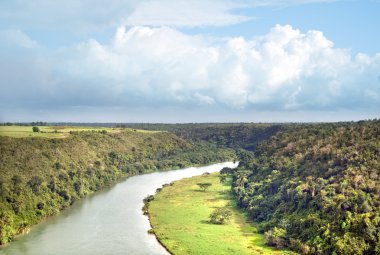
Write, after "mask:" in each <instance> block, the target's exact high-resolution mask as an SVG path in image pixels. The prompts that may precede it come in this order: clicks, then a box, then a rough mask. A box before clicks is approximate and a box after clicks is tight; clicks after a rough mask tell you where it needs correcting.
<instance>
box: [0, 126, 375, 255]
mask: <svg viewBox="0 0 380 255" xmlns="http://www.w3.org/2000/svg"><path fill="white" fill-rule="evenodd" d="M117 127H118V128H121V129H122V130H124V131H122V132H117V133H111V132H91V131H81V132H71V133H70V136H68V137H66V138H64V139H43V138H17V139H16V138H10V137H0V153H1V159H2V160H1V162H0V171H1V172H0V173H1V175H0V176H1V178H0V192H1V204H0V209H1V211H0V226H1V228H0V229H1V231H0V237H1V239H0V243H1V244H4V243H7V242H9V241H11V240H12V238H13V237H14V235H15V234H17V233H22V232H24V231H26V230H27V229H28V228H29V227H30V226H31V225H33V224H35V223H37V222H38V221H40V220H41V219H43V218H45V217H47V216H49V215H53V214H56V213H57V212H59V211H60V210H62V209H64V208H66V207H68V206H70V205H71V204H72V203H74V202H75V200H77V199H80V198H81V197H84V196H86V195H87V194H90V193H93V192H94V191H96V190H99V189H101V188H103V187H105V186H107V185H110V184H112V183H115V182H116V181H117V180H120V179H121V178H125V177H128V176H132V175H136V174H142V173H147V172H153V171H163V170H167V169H178V168H183V167H186V166H193V165H204V164H208V163H212V162H221V161H226V160H234V159H238V160H239V161H240V163H239V167H238V168H237V169H234V170H233V169H223V171H222V174H225V175H229V176H230V177H231V178H232V185H231V189H232V191H233V193H234V196H235V198H236V200H237V203H238V206H239V207H241V208H242V209H243V210H245V211H246V212H247V214H248V216H249V217H250V218H251V220H252V221H253V222H256V223H257V224H258V229H259V232H260V233H262V234H264V235H265V237H266V242H267V244H268V245H270V246H274V247H277V248H283V247H285V248H288V249H291V250H293V251H296V252H298V253H300V254H326V255H327V254H365V255H369V254H380V179H379V178H380V177H379V176H380V120H368V121H359V122H338V123H313V124H307V123H304V124H302V123H289V124H253V123H235V124H229V123H225V124H223V123H220V124H213V123H204V124H117ZM136 129H145V130H154V132H150V131H144V132H136Z"/></svg>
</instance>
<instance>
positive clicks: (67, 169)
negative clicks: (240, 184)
mask: <svg viewBox="0 0 380 255" xmlns="http://www.w3.org/2000/svg"><path fill="white" fill-rule="evenodd" d="M44 132H45V131H44ZM233 157H234V153H233V151H232V150H228V149H220V148H217V147H215V146H213V145H211V144H208V143H196V144H193V143H190V142H188V141H185V140H183V139H181V138H179V137H177V136H176V135H174V134H171V133H169V132H138V131H131V130H121V131H120V132H114V133H111V132H108V131H106V132H95V131H80V132H79V131H76V132H73V133H71V134H70V136H68V137H67V138H63V139H46V138H42V137H31V138H15V137H5V136H1V135H0V159H1V160H0V245H3V244H7V243H9V242H11V241H12V240H13V238H14V237H15V236H16V235H17V234H20V233H24V232H25V230H27V229H29V228H30V227H31V226H33V225H35V224H37V223H39V222H41V221H42V220H44V219H46V218H49V217H50V216H52V215H56V214H58V213H59V212H60V211H62V210H64V209H66V208H69V207H71V205H73V204H74V203H75V202H77V201H79V200H81V199H82V198H84V197H87V196H88V195H89V194H93V193H95V192H96V191H99V190H101V189H103V188H105V187H108V186H112V185H114V184H115V183H116V182H118V181H120V180H122V179H123V178H125V177H131V176H135V175H139V174H144V173H150V172H159V171H164V170H168V169H182V168H185V167H188V166H193V165H202V164H209V163H211V162H222V161H226V160H232V159H233Z"/></svg>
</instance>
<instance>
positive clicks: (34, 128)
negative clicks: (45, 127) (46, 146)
mask: <svg viewBox="0 0 380 255" xmlns="http://www.w3.org/2000/svg"><path fill="white" fill-rule="evenodd" d="M32 129H33V132H35V133H38V132H40V128H39V127H33V128H32Z"/></svg>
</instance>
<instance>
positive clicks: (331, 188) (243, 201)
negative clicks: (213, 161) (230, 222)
mask: <svg viewBox="0 0 380 255" xmlns="http://www.w3.org/2000/svg"><path fill="white" fill-rule="evenodd" d="M379 153H380V121H379V120H373V121H360V122H349V123H334V124H303V125H293V126H291V127H289V128H287V129H286V130H284V131H280V132H278V133H277V134H276V135H274V136H272V137H271V138H270V139H268V140H266V141H264V142H262V143H261V144H260V145H259V146H258V147H257V148H256V150H255V151H254V153H253V154H251V155H250V156H249V154H244V155H245V158H244V160H242V161H241V162H240V164H239V167H238V169H237V170H236V171H226V170H225V172H229V173H232V175H233V190H234V193H235V195H236V199H237V200H238V203H239V206H240V207H242V208H244V209H245V210H246V211H247V212H248V213H249V216H250V217H251V218H252V220H254V221H256V222H258V223H259V227H260V231H261V232H262V233H265V236H266V238H267V243H268V244H269V245H272V246H276V247H278V248H281V247H289V248H291V249H292V250H294V251H297V252H299V253H301V254H358V255H359V254H380V179H379V176H380V157H379V156H380V154H379ZM247 155H248V156H247Z"/></svg>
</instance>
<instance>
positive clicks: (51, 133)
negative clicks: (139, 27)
mask: <svg viewBox="0 0 380 255" xmlns="http://www.w3.org/2000/svg"><path fill="white" fill-rule="evenodd" d="M39 128H40V132H33V130H32V126H0V136H8V137H16V138H22V137H44V138H65V137H68V136H69V134H70V132H71V131H77V132H81V131H99V132H100V131H102V130H106V131H107V132H109V133H117V132H121V131H122V130H129V131H136V132H143V133H147V132H148V133H154V132H158V131H147V130H136V129H126V128H109V127H79V126H39Z"/></svg>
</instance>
